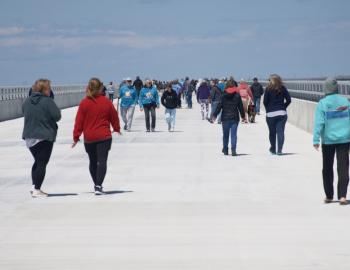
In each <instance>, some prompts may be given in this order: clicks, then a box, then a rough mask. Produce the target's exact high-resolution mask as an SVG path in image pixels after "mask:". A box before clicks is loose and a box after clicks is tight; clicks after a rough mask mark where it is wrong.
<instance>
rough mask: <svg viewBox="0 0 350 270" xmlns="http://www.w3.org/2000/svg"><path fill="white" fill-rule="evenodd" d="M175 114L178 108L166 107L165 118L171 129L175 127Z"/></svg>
mask: <svg viewBox="0 0 350 270" xmlns="http://www.w3.org/2000/svg"><path fill="white" fill-rule="evenodd" d="M175 116H176V109H165V120H166V122H167V123H168V128H169V130H170V129H174V128H175Z"/></svg>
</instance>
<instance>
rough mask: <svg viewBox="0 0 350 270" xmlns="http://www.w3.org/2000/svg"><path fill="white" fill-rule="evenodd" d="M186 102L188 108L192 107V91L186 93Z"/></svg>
mask: <svg viewBox="0 0 350 270" xmlns="http://www.w3.org/2000/svg"><path fill="white" fill-rule="evenodd" d="M186 102H187V106H188V108H190V109H191V108H192V92H191V95H190V94H187V95H186Z"/></svg>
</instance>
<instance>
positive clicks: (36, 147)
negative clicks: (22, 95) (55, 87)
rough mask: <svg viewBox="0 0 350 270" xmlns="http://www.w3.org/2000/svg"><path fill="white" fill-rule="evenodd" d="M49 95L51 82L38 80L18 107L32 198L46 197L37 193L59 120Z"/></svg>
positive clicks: (59, 113)
mask: <svg viewBox="0 0 350 270" xmlns="http://www.w3.org/2000/svg"><path fill="white" fill-rule="evenodd" d="M50 92H51V82H50V81H49V80H47V79H39V80H37V81H36V82H35V84H34V86H33V87H32V93H31V95H30V96H29V97H28V98H27V99H26V100H25V101H24V103H23V105H22V111H23V115H24V127H23V133H22V138H23V140H25V142H26V145H27V147H28V149H29V151H30V153H31V154H32V156H33V158H34V164H33V166H32V171H31V177H32V185H33V186H32V190H31V193H32V197H33V198H37V197H47V196H48V194H47V193H45V192H43V191H42V190H41V186H42V184H43V182H44V179H45V174H46V166H47V164H48V163H49V161H50V157H51V153H52V149H53V144H54V142H55V141H56V136H57V130H58V126H57V122H58V121H59V120H60V119H61V112H60V109H59V108H58V107H57V105H56V103H55V102H54V101H53V99H52V98H50Z"/></svg>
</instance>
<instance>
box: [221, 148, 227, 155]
mask: <svg viewBox="0 0 350 270" xmlns="http://www.w3.org/2000/svg"><path fill="white" fill-rule="evenodd" d="M222 152H223V153H224V155H225V156H227V155H228V149H225V148H223V149H222Z"/></svg>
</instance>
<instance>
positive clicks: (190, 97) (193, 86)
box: [186, 80, 196, 109]
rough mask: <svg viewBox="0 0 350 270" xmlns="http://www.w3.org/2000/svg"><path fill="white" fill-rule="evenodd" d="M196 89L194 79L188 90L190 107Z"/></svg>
mask: <svg viewBox="0 0 350 270" xmlns="http://www.w3.org/2000/svg"><path fill="white" fill-rule="evenodd" d="M195 91H196V86H195V83H194V81H193V80H192V81H191V82H190V84H189V86H188V91H187V93H186V100H187V108H188V109H192V106H193V104H192V95H193V92H195Z"/></svg>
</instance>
